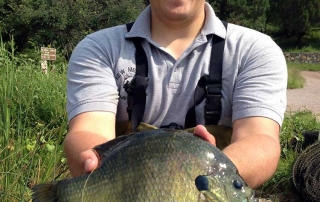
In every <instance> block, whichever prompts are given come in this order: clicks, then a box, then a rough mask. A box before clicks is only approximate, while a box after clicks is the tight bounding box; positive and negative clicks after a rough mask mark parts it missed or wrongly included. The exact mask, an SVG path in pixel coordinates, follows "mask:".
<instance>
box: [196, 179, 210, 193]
mask: <svg viewBox="0 0 320 202" xmlns="http://www.w3.org/2000/svg"><path fill="white" fill-rule="evenodd" d="M195 184H196V187H197V189H198V190H199V191H208V190H209V180H208V179H207V177H206V176H204V175H199V176H198V177H197V178H196V179H195Z"/></svg>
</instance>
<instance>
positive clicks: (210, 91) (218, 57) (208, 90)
mask: <svg viewBox="0 0 320 202" xmlns="http://www.w3.org/2000/svg"><path fill="white" fill-rule="evenodd" d="M223 25H224V26H225V28H226V30H227V28H228V23H227V22H224V21H223ZM224 45H225V39H223V38H220V37H218V36H216V35H213V38H212V49H211V58H210V69H209V76H204V77H202V78H201V79H200V80H199V82H198V85H197V87H196V89H195V94H194V106H192V107H191V108H190V110H189V111H188V112H187V115H186V119H185V128H191V127H194V126H196V125H197V120H196V113H195V108H196V106H197V105H198V104H200V103H201V102H202V101H203V100H204V98H206V105H205V120H206V123H205V124H206V125H217V124H218V122H219V120H220V116H221V90H222V81H221V80H222V62H223V52H224Z"/></svg>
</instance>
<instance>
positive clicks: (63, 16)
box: [0, 0, 146, 59]
mask: <svg viewBox="0 0 320 202" xmlns="http://www.w3.org/2000/svg"><path fill="white" fill-rule="evenodd" d="M145 3H146V2H145V0H77V1H74V0H55V1H53V0H6V1H5V2H4V3H3V7H2V9H0V17H4V18H1V19H3V20H0V23H1V24H0V25H1V27H2V29H1V30H0V31H1V32H2V33H1V34H2V35H5V36H8V35H13V36H14V38H15V41H16V45H17V47H16V48H18V50H22V49H25V48H26V47H28V46H30V45H32V46H37V47H40V46H47V45H51V46H52V47H55V48H58V49H60V52H61V51H62V52H63V54H64V55H65V56H66V58H67V59H68V58H69V56H70V54H71V52H72V50H73V48H74V47H75V45H76V44H77V43H78V42H79V41H80V40H81V39H82V38H84V37H85V36H86V35H87V34H89V33H91V32H94V31H97V30H99V29H103V28H106V27H110V26H113V25H117V24H122V23H127V22H131V21H133V20H134V19H135V18H136V17H137V16H138V14H139V13H140V12H141V10H142V9H143V8H144V7H145V6H146V4H145Z"/></svg>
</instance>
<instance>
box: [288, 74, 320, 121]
mask: <svg viewBox="0 0 320 202" xmlns="http://www.w3.org/2000/svg"><path fill="white" fill-rule="evenodd" d="M301 75H302V76H303V77H304V78H305V79H306V83H305V85H304V87H303V88H301V89H289V90H287V102H288V103H287V112H290V111H291V112H292V111H297V110H304V109H308V110H311V111H312V112H313V113H314V114H316V115H318V117H320V72H311V71H302V72H301Z"/></svg>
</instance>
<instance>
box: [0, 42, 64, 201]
mask: <svg viewBox="0 0 320 202" xmlns="http://www.w3.org/2000/svg"><path fill="white" fill-rule="evenodd" d="M5 45H8V44H4V43H3V42H2V41H0V145H1V146H0V201H3V202H7V201H8V202H9V201H10V202H11V201H29V200H30V196H31V191H30V189H29V187H31V186H33V185H34V184H36V183H40V182H44V181H52V180H54V179H55V178H56V177H58V176H59V175H60V174H62V173H63V172H64V170H66V165H65V158H64V155H63V152H62V145H61V143H62V141H63V139H64V135H65V134H66V131H67V126H66V124H67V120H66V113H65V84H66V76H65V74H55V73H50V74H48V75H43V74H42V73H41V71H40V64H36V62H35V61H33V60H28V62H26V60H25V58H23V60H21V59H19V58H17V57H15V53H14V52H13V51H12V52H8V51H7V50H6V49H5V48H4V46H5ZM11 49H12V50H13V47H12V48H11Z"/></svg>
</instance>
